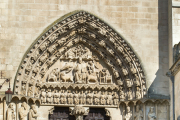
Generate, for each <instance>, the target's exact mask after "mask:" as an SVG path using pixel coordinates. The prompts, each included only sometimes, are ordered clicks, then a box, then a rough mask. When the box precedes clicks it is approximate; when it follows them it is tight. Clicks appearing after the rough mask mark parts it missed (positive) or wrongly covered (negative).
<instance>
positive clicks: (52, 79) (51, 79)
mask: <svg viewBox="0 0 180 120" xmlns="http://www.w3.org/2000/svg"><path fill="white" fill-rule="evenodd" d="M57 76H58V68H56V69H53V70H52V71H51V72H50V74H49V77H48V80H49V82H57Z"/></svg>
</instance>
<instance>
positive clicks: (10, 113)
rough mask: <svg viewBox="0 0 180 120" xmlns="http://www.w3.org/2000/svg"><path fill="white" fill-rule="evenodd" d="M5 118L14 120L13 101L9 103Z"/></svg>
mask: <svg viewBox="0 0 180 120" xmlns="http://www.w3.org/2000/svg"><path fill="white" fill-rule="evenodd" d="M6 119H7V120H15V111H14V106H13V103H10V104H9V106H8V109H7V112H6Z"/></svg>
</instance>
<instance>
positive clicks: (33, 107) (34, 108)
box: [31, 104, 37, 113]
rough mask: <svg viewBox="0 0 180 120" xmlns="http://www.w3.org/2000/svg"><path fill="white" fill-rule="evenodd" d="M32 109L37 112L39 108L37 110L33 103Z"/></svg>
mask: <svg viewBox="0 0 180 120" xmlns="http://www.w3.org/2000/svg"><path fill="white" fill-rule="evenodd" d="M31 109H32V110H33V111H34V112H35V113H36V112H37V110H36V106H35V105H34V104H33V105H31Z"/></svg>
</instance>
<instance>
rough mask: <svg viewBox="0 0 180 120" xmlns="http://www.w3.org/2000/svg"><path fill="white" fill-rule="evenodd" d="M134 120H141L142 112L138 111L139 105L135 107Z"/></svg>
mask: <svg viewBox="0 0 180 120" xmlns="http://www.w3.org/2000/svg"><path fill="white" fill-rule="evenodd" d="M134 120H143V112H142V110H140V109H139V105H137V106H136V112H135V113H134Z"/></svg>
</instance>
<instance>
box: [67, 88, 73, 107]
mask: <svg viewBox="0 0 180 120" xmlns="http://www.w3.org/2000/svg"><path fill="white" fill-rule="evenodd" d="M67 96H68V99H67V100H68V104H73V94H72V92H71V90H68V94H67Z"/></svg>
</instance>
